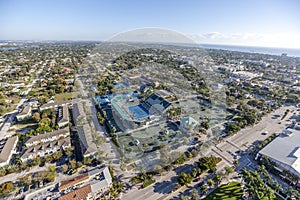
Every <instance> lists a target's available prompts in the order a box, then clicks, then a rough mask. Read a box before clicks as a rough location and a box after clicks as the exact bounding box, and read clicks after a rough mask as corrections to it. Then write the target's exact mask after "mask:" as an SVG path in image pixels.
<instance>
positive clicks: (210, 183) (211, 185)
mask: <svg viewBox="0 0 300 200" xmlns="http://www.w3.org/2000/svg"><path fill="white" fill-rule="evenodd" d="M207 184H208V186H209V187H213V186H214V184H215V182H214V181H213V180H212V179H209V180H207Z"/></svg>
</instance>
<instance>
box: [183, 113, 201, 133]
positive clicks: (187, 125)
mask: <svg viewBox="0 0 300 200" xmlns="http://www.w3.org/2000/svg"><path fill="white" fill-rule="evenodd" d="M197 124H198V122H197V121H196V120H195V119H194V118H192V117H191V116H185V117H182V118H181V119H180V129H181V130H182V131H189V130H192V129H194V128H195V126H196V125H197Z"/></svg>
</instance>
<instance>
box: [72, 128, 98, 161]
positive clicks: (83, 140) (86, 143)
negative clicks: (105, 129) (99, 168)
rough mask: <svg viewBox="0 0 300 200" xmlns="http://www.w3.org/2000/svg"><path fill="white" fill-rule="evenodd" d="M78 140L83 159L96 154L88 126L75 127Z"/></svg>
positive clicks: (95, 147)
mask: <svg viewBox="0 0 300 200" xmlns="http://www.w3.org/2000/svg"><path fill="white" fill-rule="evenodd" d="M77 132H78V136H79V140H80V147H81V153H82V155H83V156H84V157H90V156H93V155H94V154H96V153H97V146H96V144H95V143H94V141H93V136H92V131H91V128H90V126H89V125H88V124H85V125H83V126H77Z"/></svg>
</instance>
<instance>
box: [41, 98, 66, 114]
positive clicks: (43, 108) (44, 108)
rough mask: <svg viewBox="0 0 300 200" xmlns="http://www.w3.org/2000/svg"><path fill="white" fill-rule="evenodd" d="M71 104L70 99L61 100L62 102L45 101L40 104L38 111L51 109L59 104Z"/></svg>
mask: <svg viewBox="0 0 300 200" xmlns="http://www.w3.org/2000/svg"><path fill="white" fill-rule="evenodd" d="M71 104H72V101H71V100H70V101H62V102H56V103H54V102H53V103H46V104H44V105H42V106H40V111H43V110H47V109H52V108H58V107H59V106H66V105H67V106H69V105H71Z"/></svg>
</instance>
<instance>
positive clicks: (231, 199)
mask: <svg viewBox="0 0 300 200" xmlns="http://www.w3.org/2000/svg"><path fill="white" fill-rule="evenodd" d="M242 196H243V189H242V187H241V184H240V183H238V182H231V183H229V184H228V185H221V186H219V187H218V188H217V189H216V190H215V191H213V192H212V193H210V194H209V195H208V196H207V197H206V198H205V199H206V200H217V199H222V200H240V199H243V198H242Z"/></svg>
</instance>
